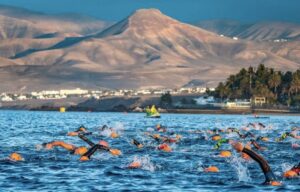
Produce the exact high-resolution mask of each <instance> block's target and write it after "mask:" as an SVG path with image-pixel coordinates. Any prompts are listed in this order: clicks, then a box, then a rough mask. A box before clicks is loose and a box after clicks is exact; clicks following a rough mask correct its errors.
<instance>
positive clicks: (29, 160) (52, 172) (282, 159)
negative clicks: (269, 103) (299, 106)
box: [0, 111, 300, 192]
mask: <svg viewBox="0 0 300 192" xmlns="http://www.w3.org/2000/svg"><path fill="white" fill-rule="evenodd" d="M269 117H270V118H266V119H255V118H253V117H252V116H249V115H248V116H247V115H190V114H188V115H186V114H162V118H161V119H148V118H145V117H144V114H138V113H84V112H67V113H59V112H29V111H0V128H1V134H0V191H14V192H15V191H300V178H296V179H292V180H287V179H284V178H282V177H281V175H282V173H283V171H286V170H287V169H289V168H291V167H292V166H293V165H295V164H298V163H299V161H300V148H292V144H300V142H299V140H298V141H296V140H293V139H290V138H289V139H287V140H285V141H284V142H280V143H277V142H275V141H274V140H275V138H276V137H279V136H280V135H281V134H282V133H283V132H284V131H287V130H290V129H291V128H292V127H295V126H298V127H300V117H299V116H269ZM250 122H252V123H258V122H261V123H263V124H264V125H266V128H264V129H263V130H252V131H251V132H252V133H254V134H256V135H260V136H267V137H269V138H270V141H269V142H259V143H260V144H261V145H262V146H264V147H266V148H267V149H268V150H265V151H262V152H261V151H259V152H258V153H260V154H261V155H263V156H264V157H265V158H266V159H267V161H268V162H269V163H270V166H271V168H272V170H273V172H274V173H275V174H276V175H277V176H278V178H279V180H280V181H282V183H283V185H282V186H280V187H272V186H265V185H262V183H263V181H264V176H263V174H262V171H261V170H260V168H259V166H258V164H257V163H256V162H254V161H250V162H248V161H245V160H243V159H242V158H241V157H240V154H238V153H236V152H234V151H233V150H232V148H231V146H230V145H229V144H224V145H222V147H221V149H222V150H230V151H232V154H233V155H232V157H230V158H221V157H219V155H218V154H219V152H220V150H214V149H213V146H214V144H215V143H216V142H215V141H211V139H210V137H211V135H209V134H207V133H201V132H200V131H199V132H197V131H196V130H201V131H205V130H212V129H215V128H219V129H225V128H227V127H236V128H239V129H242V128H243V127H245V126H247V125H248V123H250ZM105 124H106V125H108V126H109V127H113V128H114V129H115V130H116V131H117V132H118V133H119V134H120V137H119V138H116V139H112V138H110V137H109V135H110V134H109V133H107V132H101V131H100V130H99V128H100V127H102V126H103V125H105ZM157 124H161V125H163V126H166V127H167V133H159V134H161V135H169V136H170V137H173V136H174V134H175V133H176V134H180V135H182V140H181V142H180V143H177V144H172V145H171V147H172V150H173V151H172V152H170V153H166V152H162V151H159V150H158V149H157V146H158V144H157V143H156V141H154V140H153V139H152V138H150V137H149V136H147V135H145V132H149V133H157V132H156V131H155V126H156V125H157ZM80 125H84V126H85V127H87V128H88V129H89V130H90V131H92V132H93V134H92V135H89V136H87V137H89V138H90V139H91V140H92V141H94V142H98V141H99V140H106V141H107V142H108V143H109V144H110V146H111V147H112V148H117V149H120V150H121V151H122V155H121V156H119V157H115V156H112V155H111V154H108V153H104V152H97V153H96V154H95V155H94V156H92V159H91V160H90V161H87V162H80V161H79V160H78V159H79V157H78V156H75V155H71V154H70V153H69V152H67V151H66V150H64V149H61V148H55V149H53V150H45V149H43V148H42V146H41V144H42V143H44V142H50V141H53V140H63V141H65V142H67V143H71V144H74V145H76V146H88V145H87V144H86V143H84V142H83V141H81V140H80V139H79V138H78V137H68V136H66V134H67V132H69V131H74V130H76V129H77V128H78V127H79V126H80ZM225 136H226V137H228V138H231V139H236V140H239V138H238V137H237V135H236V134H234V133H233V134H228V135H225ZM133 138H135V139H137V140H138V141H140V142H142V143H143V144H144V145H145V147H144V148H143V149H138V148H136V147H135V146H134V145H132V144H131V140H132V139H133ZM243 142H244V143H246V142H247V140H245V141H243ZM12 152H18V153H20V154H21V155H22V156H23V158H24V160H23V161H21V162H13V161H10V160H8V158H7V157H8V156H9V155H10V153H12ZM133 160H136V161H139V162H141V164H142V167H141V169H128V168H127V166H128V165H129V164H130V163H131V162H132V161H133ZM210 165H214V166H217V167H218V168H219V170H220V172H218V173H206V172H204V171H203V167H207V166H210Z"/></svg>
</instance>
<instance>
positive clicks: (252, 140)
mask: <svg viewBox="0 0 300 192" xmlns="http://www.w3.org/2000/svg"><path fill="white" fill-rule="evenodd" d="M250 144H252V145H253V146H254V147H255V148H256V149H258V150H262V151H263V150H266V149H267V148H265V147H261V146H260V145H259V144H258V143H257V141H255V140H254V139H251V140H250Z"/></svg>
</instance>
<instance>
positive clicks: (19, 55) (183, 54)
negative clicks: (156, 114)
mask: <svg viewBox="0 0 300 192" xmlns="http://www.w3.org/2000/svg"><path fill="white" fill-rule="evenodd" d="M0 13H1V11H0ZM24 14H25V13H24ZM39 18H40V19H41V20H44V23H47V22H48V20H47V19H43V17H39ZM45 25H46V24H45ZM72 33H74V31H69V34H72ZM25 39H26V38H25ZM46 39H47V41H46ZM46 39H42V40H41V39H39V38H34V39H33V40H30V41H29V42H26V40H24V39H17V40H15V41H11V42H9V41H6V44H5V45H3V47H2V48H1V46H0V50H1V49H2V50H5V47H8V48H10V50H9V51H7V52H6V53H5V54H4V53H2V55H0V57H3V61H4V62H6V63H7V64H3V66H0V73H1V74H3V75H1V76H0V80H1V81H2V82H5V83H3V84H2V85H0V89H1V90H13V89H14V90H18V89H21V88H22V90H37V89H38V90H40V89H59V88H74V87H82V88H99V87H105V88H145V87H153V88H154V87H181V86H183V85H186V84H194V82H201V84H203V85H204V84H205V85H206V86H214V85H216V84H217V83H218V82H219V81H222V80H224V79H225V78H227V76H228V75H230V74H232V73H235V72H236V71H238V70H240V69H241V68H242V67H248V66H250V65H252V66H257V65H258V64H260V63H264V64H266V65H267V66H270V67H275V68H276V69H281V70H295V69H298V68H299V66H300V64H299V60H298V58H299V57H300V56H299V52H297V50H296V49H298V47H299V46H298V44H297V43H294V42H280V43H275V42H257V41H250V40H234V39H232V38H228V37H221V36H220V35H219V34H216V33H214V32H211V31H208V30H205V29H202V28H199V27H196V26H192V25H189V24H185V23H182V22H180V21H177V20H175V19H173V18H170V17H168V16H166V15H164V14H162V13H161V12H160V11H159V10H157V9H141V10H137V11H135V12H134V13H133V14H131V15H130V16H128V17H127V18H125V19H124V20H122V21H120V22H117V23H115V24H114V25H112V26H110V27H108V28H106V29H105V30H103V31H101V32H96V33H93V34H87V35H70V36H53V37H49V38H46ZM2 41H4V40H2ZM0 45H1V44H0ZM189 82H191V83H189Z"/></svg>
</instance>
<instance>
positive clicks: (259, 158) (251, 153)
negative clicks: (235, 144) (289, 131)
mask: <svg viewBox="0 0 300 192" xmlns="http://www.w3.org/2000/svg"><path fill="white" fill-rule="evenodd" d="M242 152H244V153H246V154H247V155H249V156H250V157H251V158H252V159H253V160H254V161H256V162H257V163H258V164H259V166H260V168H261V169H262V171H263V173H264V175H265V178H266V181H265V182H264V184H268V183H270V182H271V181H276V177H275V175H274V173H273V172H272V170H271V167H270V166H269V164H268V162H267V161H266V160H265V159H264V158H263V157H262V156H260V155H259V154H257V153H256V152H254V151H252V150H251V149H247V148H246V147H244V149H243V151H242Z"/></svg>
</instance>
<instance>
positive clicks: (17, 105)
mask: <svg viewBox="0 0 300 192" xmlns="http://www.w3.org/2000/svg"><path fill="white" fill-rule="evenodd" d="M195 97H199V95H179V96H173V102H174V103H176V102H178V101H180V100H181V99H182V98H189V99H190V98H195ZM159 101H160V97H159V96H156V95H152V96H136V97H106V98H102V99H101V100H98V99H84V98H68V99H60V100H55V99H54V100H24V101H18V102H4V103H3V102H2V106H1V107H0V110H28V111H59V109H60V107H65V108H66V111H67V112H126V113H132V112H140V113H143V110H142V108H144V107H145V106H148V105H152V104H154V105H156V106H159ZM159 112H160V113H174V114H176V113H180V114H237V115H250V114H275V115H299V116H300V111H292V110H287V109H270V108H259V109H221V108H204V107H202V108H199V107H198V108H195V107H185V108H176V107H172V108H167V109H161V110H160V111H159Z"/></svg>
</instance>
